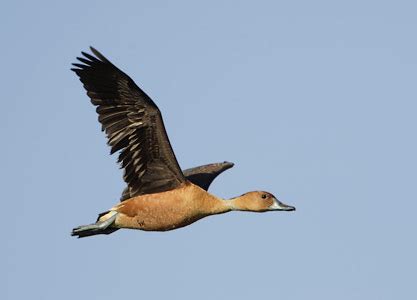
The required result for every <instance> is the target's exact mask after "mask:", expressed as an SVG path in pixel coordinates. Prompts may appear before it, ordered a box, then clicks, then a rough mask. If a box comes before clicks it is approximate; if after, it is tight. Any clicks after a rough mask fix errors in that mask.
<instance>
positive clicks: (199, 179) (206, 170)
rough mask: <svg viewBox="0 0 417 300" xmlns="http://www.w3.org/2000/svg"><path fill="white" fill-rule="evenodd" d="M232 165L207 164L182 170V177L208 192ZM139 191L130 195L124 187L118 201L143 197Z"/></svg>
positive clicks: (128, 190) (129, 190)
mask: <svg viewBox="0 0 417 300" xmlns="http://www.w3.org/2000/svg"><path fill="white" fill-rule="evenodd" d="M233 166H234V164H233V163H231V162H228V161H225V162H222V163H214V164H208V165H204V166H199V167H195V168H191V169H187V170H184V171H183V173H184V176H185V178H186V179H187V180H188V181H191V182H192V183H194V184H195V185H198V186H199V187H201V188H202V189H204V190H206V191H207V190H208V188H209V186H210V184H211V183H212V182H213V180H214V179H215V178H216V177H217V176H218V175H220V174H221V173H223V172H224V171H226V170H227V169H230V168H231V167H233ZM143 194H144V193H142V191H141V190H139V191H137V193H136V194H133V193H131V189H130V188H129V187H126V188H125V189H124V190H123V193H122V197H121V198H120V201H125V200H127V199H130V198H133V197H136V196H139V195H143Z"/></svg>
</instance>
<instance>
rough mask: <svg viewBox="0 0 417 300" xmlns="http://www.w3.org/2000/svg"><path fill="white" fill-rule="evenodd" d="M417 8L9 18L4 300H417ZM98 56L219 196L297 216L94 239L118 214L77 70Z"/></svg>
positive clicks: (80, 6)
mask: <svg viewBox="0 0 417 300" xmlns="http://www.w3.org/2000/svg"><path fill="white" fill-rule="evenodd" d="M416 12H417V4H416V2H415V1H343V2H342V1H233V2H232V1H120V2H117V1H66V2H64V1H7V3H6V1H3V2H2V4H1V5H0V20H1V21H0V22H1V26H0V36H1V47H0V54H1V59H2V64H1V72H0V78H1V81H0V82H1V85H2V89H1V90H2V92H1V99H0V101H1V112H2V114H1V115H2V117H1V118H0V135H1V147H0V152H1V159H2V163H1V169H0V180H1V181H0V182H1V198H2V201H1V207H2V210H1V218H0V220H1V221H0V224H1V228H2V238H1V247H0V252H1V255H0V263H1V267H0V291H1V296H0V298H2V299H33V300H36V299H60V300H61V299H62V300H66V299H71V300H73V299H290V300H291V299H417V292H416V286H415V285H416V278H417V274H416V273H417V258H416V253H417V241H416V228H417V218H416V209H417V192H416V190H417V182H416V175H417V174H416V169H417V159H416V153H417V141H416V128H417V120H416V114H417V102H416V100H417V99H416V96H417V92H416V82H417V71H416V70H417V39H416V32H417V18H416ZM90 45H92V46H95V47H96V48H97V49H98V50H100V51H101V52H103V54H104V55H106V56H107V57H108V58H109V59H110V60H112V61H113V62H114V63H115V64H116V65H117V66H118V67H119V68H121V69H122V70H124V71H125V72H126V73H127V74H129V75H130V76H131V77H132V78H133V79H134V80H135V81H136V82H137V83H138V84H139V85H140V86H141V87H142V88H143V89H144V90H145V91H146V92H147V93H148V94H149V95H150V96H151V97H152V98H153V99H154V100H155V102H156V103H157V105H158V106H159V108H160V109H161V111H162V113H163V116H164V120H165V125H166V127H167V130H168V134H169V137H170V139H171V142H172V144H173V147H174V150H175V153H176V155H177V158H178V160H179V162H180V165H181V166H182V168H188V167H192V166H196V165H199V164H205V163H210V162H217V161H224V160H228V161H232V162H234V163H235V167H234V168H233V169H231V170H229V171H227V172H226V173H224V174H223V175H221V176H220V177H219V178H217V180H216V181H215V182H214V184H213V185H212V187H211V192H213V193H214V194H216V195H219V196H221V197H224V198H230V197H233V196H236V195H240V194H242V193H244V192H246V191H250V190H257V189H259V190H267V191H270V192H272V193H274V194H275V195H276V196H277V197H278V198H279V199H281V200H282V201H283V202H285V203H288V204H292V205H295V206H296V207H297V211H296V212H294V213H283V212H281V213H266V214H255V213H236V212H235V213H229V214H225V215H221V216H215V217H210V218H206V219H203V220H201V221H199V222H197V223H195V224H193V225H192V226H189V227H186V228H183V229H180V230H176V231H172V232H166V233H149V232H141V231H133V230H121V231H118V232H116V233H114V234H112V235H110V236H98V237H93V238H86V239H80V240H77V239H75V238H74V237H71V236H70V231H71V229H72V228H73V227H74V226H77V225H80V224H86V223H90V222H92V221H94V220H95V218H96V216H97V213H99V212H102V211H103V210H106V209H108V208H110V207H111V206H113V205H114V204H115V203H117V202H118V199H119V196H120V193H121V191H122V189H123V187H124V183H123V181H122V178H121V175H122V171H121V170H119V169H118V166H117V165H116V157H111V156H109V148H108V147H107V145H106V139H105V137H104V134H103V133H102V132H101V131H100V125H99V123H98V122H97V116H96V113H95V110H94V108H93V106H92V105H91V104H90V102H89V99H88V98H87V96H86V95H85V91H84V89H83V88H82V85H81V83H80V82H79V81H78V79H77V78H76V76H75V74H73V73H72V72H71V71H70V70H69V69H70V64H71V63H72V62H74V61H75V57H76V56H79V55H80V51H82V50H84V51H85V50H88V46H90Z"/></svg>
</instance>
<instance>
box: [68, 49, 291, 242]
mask: <svg viewBox="0 0 417 300" xmlns="http://www.w3.org/2000/svg"><path fill="white" fill-rule="evenodd" d="M91 51H92V52H93V54H94V55H95V56H93V55H91V54H88V53H85V52H82V54H83V55H84V57H77V59H78V60H79V61H80V62H82V64H80V63H74V64H73V65H74V66H75V67H76V68H72V69H71V70H72V71H74V72H75V73H76V74H77V75H78V76H79V78H80V81H81V82H82V83H83V85H84V88H85V89H86V90H87V95H88V96H89V97H90V99H91V102H92V104H93V105H95V106H97V108H96V111H97V113H98V120H99V122H100V123H101V124H102V130H103V131H105V132H106V135H107V138H108V144H109V146H110V147H111V154H113V153H115V152H120V154H119V158H118V162H119V163H120V164H121V166H122V168H123V169H124V175H123V179H124V180H125V182H126V183H127V187H126V189H125V190H124V191H123V194H122V198H121V202H120V203H119V204H117V205H115V206H113V207H112V208H111V209H109V210H108V211H106V212H104V213H101V214H99V216H98V219H97V221H96V223H94V224H90V225H83V226H79V227H77V228H74V229H73V231H72V235H75V236H78V237H86V236H91V235H96V234H109V233H112V232H114V231H116V230H118V229H120V228H131V229H141V230H145V231H167V230H172V229H176V228H180V227H183V226H187V225H189V224H191V223H193V222H195V221H197V220H199V219H201V218H204V217H206V216H210V215H216V214H222V213H226V212H229V211H252V212H266V211H292V210H295V208H294V207H293V206H289V205H286V204H284V203H282V202H280V201H278V199H277V198H275V197H274V195H272V194H271V193H268V192H263V191H255V192H249V193H246V194H243V195H241V196H239V197H235V198H232V199H229V200H224V199H221V198H218V197H216V196H214V195H212V194H210V193H208V192H207V189H208V187H209V185H210V184H211V182H212V181H213V180H214V178H215V177H216V176H217V175H219V174H220V173H222V172H223V171H225V170H227V169H229V168H231V167H232V166H233V164H232V163H228V162H224V163H218V164H210V165H205V166H200V167H196V168H193V169H188V170H185V171H181V169H180V166H179V164H178V162H177V159H176V158H175V155H174V152H173V150H172V147H171V144H170V142H169V139H168V135H167V133H166V131H165V127H164V123H163V121H162V116H161V112H160V111H159V109H158V107H157V106H156V104H155V103H154V102H153V101H152V99H151V98H150V97H149V96H148V95H146V94H145V92H144V91H142V90H141V89H140V88H139V87H138V86H137V85H136V84H135V83H134V82H133V80H132V79H131V78H130V77H129V76H127V75H126V74H125V73H123V72H122V71H121V70H119V69H118V68H117V67H116V66H115V65H113V64H112V63H111V62H110V61H109V60H108V59H107V58H105V57H104V56H103V55H102V54H101V53H100V52H98V51H97V50H95V49H94V48H91Z"/></svg>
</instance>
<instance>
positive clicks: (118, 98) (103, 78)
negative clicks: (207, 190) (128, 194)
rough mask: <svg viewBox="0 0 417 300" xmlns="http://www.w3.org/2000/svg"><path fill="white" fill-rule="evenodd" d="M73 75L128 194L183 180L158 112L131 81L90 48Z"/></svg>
mask: <svg viewBox="0 0 417 300" xmlns="http://www.w3.org/2000/svg"><path fill="white" fill-rule="evenodd" d="M91 51H92V52H93V54H94V55H95V56H93V55H90V54H88V53H84V52H82V54H83V55H84V57H77V59H78V60H79V61H80V62H82V64H80V63H75V64H73V65H74V66H75V67H76V68H73V69H71V70H73V71H74V72H75V73H76V74H77V75H78V76H79V78H80V81H81V82H82V83H83V84H84V88H85V89H86V90H87V95H88V96H89V97H90V99H91V102H92V103H93V104H94V105H95V106H97V109H96V111H97V113H98V115H99V117H98V120H99V121H100V123H101V124H102V130H103V131H105V132H106V134H107V138H108V144H109V146H110V147H111V154H113V153H115V152H118V151H120V154H119V159H118V162H119V163H120V164H121V167H122V168H124V175H123V178H124V180H125V181H126V183H127V185H128V187H129V189H130V190H131V191H132V193H133V194H135V193H137V192H138V191H141V193H143V194H150V193H158V192H163V191H168V190H171V189H174V188H176V187H178V186H179V185H181V184H182V183H184V182H185V181H186V179H185V177H184V175H183V173H182V171H181V169H180V167H179V165H178V162H177V159H176V158H175V155H174V152H173V151H172V147H171V144H170V142H169V139H168V136H167V133H166V131H165V126H164V123H163V121H162V116H161V112H160V111H159V109H158V107H157V106H156V104H155V103H154V102H153V101H152V99H151V98H149V96H148V95H146V94H145V92H143V91H142V90H141V89H140V88H139V87H138V86H137V85H136V84H135V83H134V82H133V80H132V79H131V78H130V77H129V76H127V75H126V74H125V73H123V72H122V71H121V70H119V69H118V68H117V67H116V66H115V65H113V64H112V63H111V62H110V61H109V60H107V59H106V58H105V57H104V56H103V55H102V54H101V53H100V52H98V51H97V50H95V49H94V48H91Z"/></svg>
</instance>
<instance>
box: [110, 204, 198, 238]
mask: <svg viewBox="0 0 417 300" xmlns="http://www.w3.org/2000/svg"><path fill="white" fill-rule="evenodd" d="M114 210H116V211H117V212H119V214H118V215H117V217H116V220H115V226H116V227H118V228H131V229H140V230H146V231H167V230H173V229H176V228H180V227H183V226H187V225H189V224H191V223H193V222H195V221H197V220H199V219H201V218H203V217H204V215H202V214H201V213H199V212H198V211H197V210H196V208H195V205H193V203H192V202H190V203H189V202H188V201H186V200H185V199H173V200H171V201H170V200H166V201H154V200H153V201H152V200H151V201H148V200H147V199H146V197H145V198H143V197H137V198H133V199H131V200H127V201H125V202H123V203H121V204H120V205H119V206H117V207H115V209H114Z"/></svg>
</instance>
